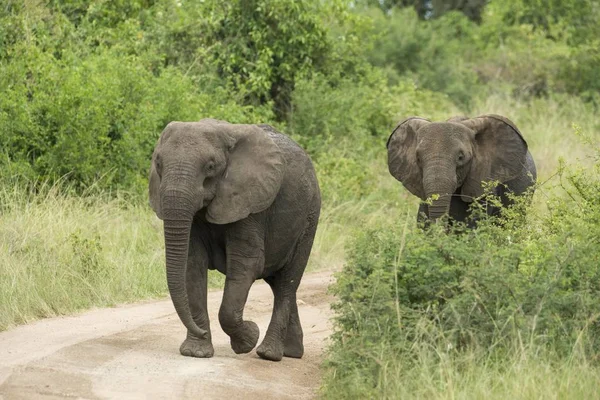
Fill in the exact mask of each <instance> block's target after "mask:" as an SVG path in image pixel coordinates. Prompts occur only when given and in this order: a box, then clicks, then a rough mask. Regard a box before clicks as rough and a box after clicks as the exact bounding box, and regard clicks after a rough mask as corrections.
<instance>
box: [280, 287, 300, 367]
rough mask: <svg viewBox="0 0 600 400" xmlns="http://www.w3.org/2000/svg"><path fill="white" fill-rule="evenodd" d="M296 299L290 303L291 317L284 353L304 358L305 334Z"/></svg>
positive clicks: (288, 355)
mask: <svg viewBox="0 0 600 400" xmlns="http://www.w3.org/2000/svg"><path fill="white" fill-rule="evenodd" d="M295 297H296V296H294V301H293V302H292V303H290V319H289V322H288V328H287V335H286V336H285V342H284V343H283V355H284V356H286V357H292V358H302V356H303V355H304V343H303V340H304V334H303V333H302V326H301V325H300V316H299V315H298V305H297V304H296V301H295V300H296V299H295Z"/></svg>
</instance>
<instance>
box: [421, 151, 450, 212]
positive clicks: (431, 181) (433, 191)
mask: <svg viewBox="0 0 600 400" xmlns="http://www.w3.org/2000/svg"><path fill="white" fill-rule="evenodd" d="M423 187H424V189H425V195H426V196H427V198H431V197H435V198H434V199H433V200H432V202H431V204H430V205H429V207H428V209H429V215H428V216H429V219H431V220H432V221H435V220H437V219H438V218H440V217H441V216H442V215H444V214H447V213H448V211H449V210H450V201H451V199H452V194H453V193H454V191H455V190H456V167H455V166H454V165H451V166H448V165H444V163H443V161H438V162H434V163H432V165H430V166H429V167H428V168H425V169H424V170H423Z"/></svg>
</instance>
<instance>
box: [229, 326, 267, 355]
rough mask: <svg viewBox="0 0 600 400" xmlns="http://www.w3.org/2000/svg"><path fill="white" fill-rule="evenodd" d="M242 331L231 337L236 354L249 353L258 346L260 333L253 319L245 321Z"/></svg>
mask: <svg viewBox="0 0 600 400" xmlns="http://www.w3.org/2000/svg"><path fill="white" fill-rule="evenodd" d="M240 332H242V333H241V334H238V335H235V336H233V335H232V336H231V337H230V342H231V348H232V349H233V351H234V352H235V354H243V353H249V352H250V351H252V349H253V348H254V347H255V346H256V343H258V336H259V334H260V331H259V329H258V325H256V324H255V323H254V322H252V321H244V325H243V327H242V329H240Z"/></svg>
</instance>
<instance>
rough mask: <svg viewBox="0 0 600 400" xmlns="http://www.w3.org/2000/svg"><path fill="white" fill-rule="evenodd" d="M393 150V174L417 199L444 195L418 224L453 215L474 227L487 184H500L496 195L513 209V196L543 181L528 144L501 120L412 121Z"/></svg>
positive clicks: (402, 127) (399, 130)
mask: <svg viewBox="0 0 600 400" xmlns="http://www.w3.org/2000/svg"><path fill="white" fill-rule="evenodd" d="M387 149H388V167H389V170H390V173H391V174H392V176H394V177H395V178H396V179H398V180H399V181H400V182H402V184H403V185H404V186H405V187H406V188H407V189H408V190H409V191H410V192H411V193H412V194H414V195H415V196H417V197H419V198H420V199H421V200H426V199H428V198H431V197H432V196H433V195H436V194H437V195H439V198H438V199H437V200H433V201H432V203H431V205H428V204H425V203H421V205H420V207H419V214H418V215H419V217H418V219H419V221H424V222H430V221H435V220H437V219H438V218H440V217H441V216H442V215H444V214H448V215H449V216H450V217H451V219H452V220H455V221H466V222H467V223H468V225H470V226H473V225H474V221H472V220H471V219H470V218H469V212H468V207H469V205H470V203H471V202H472V201H473V200H474V199H475V198H478V197H480V196H481V195H482V194H483V192H484V189H483V187H482V182H489V181H498V182H500V185H498V186H497V187H496V188H495V189H494V192H495V194H497V195H499V196H500V199H501V200H502V203H503V205H504V206H507V205H509V204H510V200H509V198H508V197H507V193H509V192H512V193H514V194H516V195H522V194H524V193H525V192H526V191H527V189H528V188H529V187H531V186H532V185H533V184H534V183H535V180H536V177H537V173H536V168H535V163H534V162H533V158H532V157H531V153H529V150H528V149H527V142H525V139H524V138H523V136H522V135H521V133H520V132H519V130H518V129H517V127H516V126H515V125H514V124H513V123H512V122H511V121H510V120H508V119H507V118H504V117H501V116H499V115H483V116H480V117H476V118H472V119H469V118H466V117H454V118H451V119H449V120H448V121H446V122H430V121H428V120H426V119H424V118H419V117H411V118H408V119H406V120H404V121H402V122H400V123H399V124H398V125H397V126H396V128H395V129H394V131H393V132H392V134H391V136H390V138H389V139H388V143H387ZM497 211H498V210H497V209H495V208H488V209H487V212H488V214H495V213H497Z"/></svg>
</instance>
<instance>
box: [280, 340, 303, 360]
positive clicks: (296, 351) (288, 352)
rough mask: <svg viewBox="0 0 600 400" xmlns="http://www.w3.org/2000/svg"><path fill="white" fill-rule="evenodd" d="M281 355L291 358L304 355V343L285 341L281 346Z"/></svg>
mask: <svg viewBox="0 0 600 400" xmlns="http://www.w3.org/2000/svg"><path fill="white" fill-rule="evenodd" d="M283 355H284V356H286V357H291V358H302V356H303V355H304V345H303V344H302V342H293V343H289V342H288V341H286V343H285V346H284V347H283Z"/></svg>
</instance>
